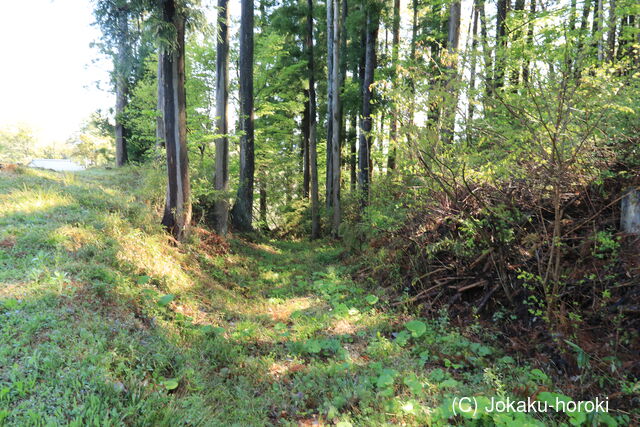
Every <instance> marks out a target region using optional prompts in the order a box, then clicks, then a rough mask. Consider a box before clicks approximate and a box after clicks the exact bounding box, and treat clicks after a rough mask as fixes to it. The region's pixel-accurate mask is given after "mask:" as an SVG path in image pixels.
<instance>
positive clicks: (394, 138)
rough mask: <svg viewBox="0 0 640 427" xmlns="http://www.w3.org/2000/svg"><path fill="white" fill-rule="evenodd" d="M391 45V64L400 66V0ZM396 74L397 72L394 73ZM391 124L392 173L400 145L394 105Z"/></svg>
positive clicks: (389, 161)
mask: <svg viewBox="0 0 640 427" xmlns="http://www.w3.org/2000/svg"><path fill="white" fill-rule="evenodd" d="M392 43H393V44H392V47H391V66H392V67H393V68H394V69H395V68H396V67H397V66H398V57H399V49H400V0H394V2H393V42H392ZM392 75H395V72H394V73H393V74H392ZM391 108H392V110H391V126H390V128H391V129H390V131H389V155H388V158H387V173H389V174H390V173H391V172H392V171H393V170H394V169H395V168H396V149H397V145H398V108H397V106H396V105H395V103H394V105H392V107H391Z"/></svg>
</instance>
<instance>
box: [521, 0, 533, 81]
mask: <svg viewBox="0 0 640 427" xmlns="http://www.w3.org/2000/svg"><path fill="white" fill-rule="evenodd" d="M530 2H531V3H530V4H529V28H528V30H527V47H528V48H529V50H531V49H533V32H534V27H533V25H534V19H533V18H535V15H536V0H530ZM529 68H530V60H529V55H526V56H525V60H524V64H523V65H522V81H523V82H524V84H525V85H527V84H528V83H529V73H530V71H529Z"/></svg>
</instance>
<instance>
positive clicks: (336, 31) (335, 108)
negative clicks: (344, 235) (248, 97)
mask: <svg viewBox="0 0 640 427" xmlns="http://www.w3.org/2000/svg"><path fill="white" fill-rule="evenodd" d="M340 30H341V22H340V0H333V61H332V62H333V73H332V80H333V95H332V109H331V110H332V111H331V114H332V118H333V123H332V125H331V130H332V134H333V137H332V141H331V201H332V206H331V207H332V210H333V215H332V222H331V234H332V235H333V237H338V234H339V229H340V221H341V212H340V208H341V206H340V117H341V115H340V93H339V92H338V88H340V87H341V86H342V84H341V78H342V76H341V75H340V66H339V65H340Z"/></svg>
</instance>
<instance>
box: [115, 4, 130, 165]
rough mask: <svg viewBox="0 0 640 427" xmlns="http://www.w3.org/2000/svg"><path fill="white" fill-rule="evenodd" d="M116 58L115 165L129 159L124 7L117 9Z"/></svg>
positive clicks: (127, 25)
mask: <svg viewBox="0 0 640 427" xmlns="http://www.w3.org/2000/svg"><path fill="white" fill-rule="evenodd" d="M116 19H118V60H117V64H115V67H114V69H115V70H114V71H115V80H116V126H115V133H116V135H115V136H116V166H118V167H120V166H124V165H125V164H127V162H128V161H129V158H128V155H127V141H126V137H125V133H126V132H125V129H124V124H123V123H122V119H123V114H124V110H125V108H126V106H127V92H128V90H129V76H128V73H127V69H128V68H129V67H128V66H127V61H130V58H129V45H128V44H129V43H128V39H129V13H128V12H127V11H126V10H125V9H120V10H118V16H117V18H116Z"/></svg>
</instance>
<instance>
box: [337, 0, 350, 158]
mask: <svg viewBox="0 0 640 427" xmlns="http://www.w3.org/2000/svg"><path fill="white" fill-rule="evenodd" d="M341 2H342V3H341V9H342V13H341V17H340V52H341V54H340V76H341V77H340V78H341V81H340V88H339V89H338V91H337V93H339V94H341V93H342V92H343V91H344V82H345V79H346V76H347V16H348V14H349V7H348V1H347V0H341ZM338 123H340V147H339V149H338V150H339V151H340V158H341V160H340V165H341V168H344V166H345V165H346V164H347V161H346V159H348V157H347V156H344V155H343V154H342V151H343V148H344V147H343V145H344V141H345V139H346V138H347V120H346V119H345V116H344V108H343V107H342V103H341V107H340V120H339V122H338Z"/></svg>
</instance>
